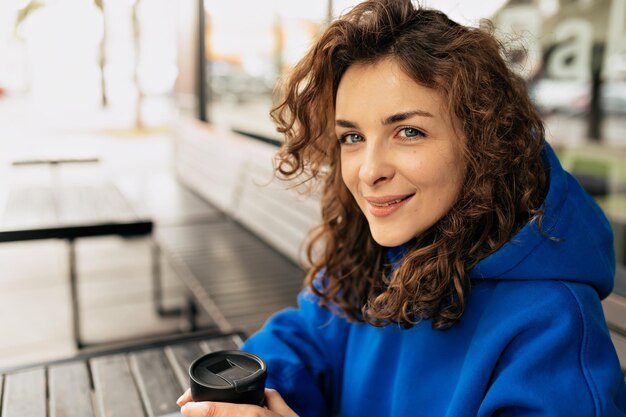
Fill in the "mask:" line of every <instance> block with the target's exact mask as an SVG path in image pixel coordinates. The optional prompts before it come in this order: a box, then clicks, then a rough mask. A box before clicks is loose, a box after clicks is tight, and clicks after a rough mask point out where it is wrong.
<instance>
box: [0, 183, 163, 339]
mask: <svg viewBox="0 0 626 417" xmlns="http://www.w3.org/2000/svg"><path fill="white" fill-rule="evenodd" d="M0 214H1V215H0V242H17V241H27V240H37V239H63V240H65V241H66V242H67V244H68V278H69V284H70V295H71V315H72V331H73V337H74V343H75V344H76V347H77V348H82V347H84V346H85V345H86V344H85V343H84V341H83V340H82V338H81V332H80V314H79V313H80V308H79V307H80V306H79V299H78V298H79V297H78V287H77V285H78V272H77V268H76V264H77V261H76V249H75V240H76V239H78V238H84V237H94V236H104V235H117V236H121V237H133V236H148V237H149V236H151V235H152V231H153V221H152V219H151V218H148V217H144V216H140V215H138V214H137V213H136V212H135V210H134V209H133V207H132V205H131V204H130V203H129V202H128V200H127V199H126V197H125V196H124V195H123V194H122V193H121V192H120V191H119V190H118V188H117V187H116V186H115V185H114V184H101V185H93V186H92V185H89V186H87V185H63V184H58V185H55V186H47V187H22V188H16V189H13V190H11V191H10V192H9V195H8V199H7V201H6V204H5V205H4V207H3V209H2V210H1V211H0ZM154 264H156V258H153V265H154Z"/></svg>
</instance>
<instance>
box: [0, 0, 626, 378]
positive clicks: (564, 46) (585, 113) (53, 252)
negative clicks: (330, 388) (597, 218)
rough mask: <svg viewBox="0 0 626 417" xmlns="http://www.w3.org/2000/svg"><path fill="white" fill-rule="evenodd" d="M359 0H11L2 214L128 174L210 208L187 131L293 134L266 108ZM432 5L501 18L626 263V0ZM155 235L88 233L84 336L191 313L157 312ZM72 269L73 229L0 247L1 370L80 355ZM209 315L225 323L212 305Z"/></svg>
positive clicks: (128, 189)
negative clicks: (29, 196)
mask: <svg viewBox="0 0 626 417" xmlns="http://www.w3.org/2000/svg"><path fill="white" fill-rule="evenodd" d="M356 3H358V2H357V1H350V0H309V1H306V2H293V1H287V0H240V1H237V2H233V1H213V0H204V1H202V0H177V1H168V0H3V1H2V2H0V207H2V210H3V211H2V213H5V214H6V211H7V210H8V208H7V207H9V206H10V202H11V193H12V192H14V191H15V190H19V189H23V188H25V187H31V188H32V187H40V186H42V185H53V186H54V185H56V184H58V183H59V182H63V183H64V184H67V183H70V184H74V185H76V184H78V185H83V184H84V185H93V184H98V183H105V182H106V183H108V182H114V183H115V184H116V186H117V187H119V188H120V189H121V190H122V191H123V192H124V194H125V195H126V196H127V198H128V200H129V201H130V203H131V204H132V206H133V208H134V210H135V211H136V212H138V213H140V214H142V215H145V216H149V217H150V218H152V219H154V221H155V224H156V227H157V228H167V227H169V226H173V225H174V226H175V225H179V224H188V223H192V222H193V221H195V220H197V219H198V218H202V216H205V215H206V213H207V210H210V209H211V207H212V206H213V205H215V202H212V201H210V200H211V198H210V192H205V191H204V190H203V188H202V186H201V185H199V184H203V183H206V181H208V180H207V179H206V178H208V177H210V176H211V173H210V172H208V171H210V169H211V167H210V166H209V167H206V166H204V167H203V168H202V169H198V170H195V171H193V170H191V168H190V167H189V166H188V164H186V163H185V162H184V161H182V160H181V159H180V158H177V155H180V154H181V153H184V152H185V151H186V149H187V148H186V147H187V146H189V144H188V143H187V139H188V136H190V135H192V136H193V135H195V136H197V137H199V138H201V137H202V136H203V135H204V134H206V135H209V133H207V132H229V134H234V135H237V136H238V137H240V138H245V140H249V141H257V142H262V143H264V144H269V146H273V147H275V146H277V145H279V144H280V142H281V137H280V135H278V134H277V133H276V131H275V129H274V127H273V126H272V124H271V121H270V119H269V115H268V113H269V109H270V108H271V106H272V104H273V103H274V101H275V100H276V97H275V95H274V93H273V92H274V87H275V85H276V84H277V83H278V82H279V80H280V78H281V77H282V76H283V75H284V74H285V72H286V71H287V70H288V69H289V68H290V66H291V65H292V64H294V63H295V62H296V61H297V60H298V59H299V58H300V57H301V56H302V55H303V54H304V53H305V51H306V50H307V48H308V47H309V45H310V44H311V42H312V41H313V40H314V39H315V38H316V36H317V35H318V34H319V33H320V31H322V30H323V29H324V27H325V25H327V24H328V22H329V21H330V20H331V19H333V18H334V17H336V16H337V15H339V14H341V13H342V12H344V11H345V10H347V9H349V8H350V7H352V6H354V4H356ZM421 3H422V4H425V5H428V6H431V7H434V8H438V9H441V10H443V11H444V12H446V13H448V14H449V16H450V17H451V18H452V19H454V20H456V21H458V22H460V23H463V24H468V25H473V26H478V25H480V24H481V19H485V18H486V19H491V20H492V21H493V22H494V23H495V27H496V29H497V36H498V37H499V38H500V39H501V40H502V42H503V43H505V45H507V47H508V52H507V56H506V58H507V60H508V61H509V63H510V65H511V66H512V67H513V68H514V69H515V70H516V71H517V72H518V73H519V74H521V75H522V76H523V77H524V79H525V80H527V82H528V86H529V90H530V92H531V95H532V98H533V100H534V102H535V104H536V106H537V107H538V109H539V110H540V112H541V114H542V115H543V117H544V119H545V123H546V127H547V134H548V138H547V139H548V141H550V142H551V143H552V145H553V146H554V147H555V149H556V150H557V152H558V153H559V155H560V156H561V158H562V161H563V164H564V165H565V166H566V168H567V169H569V170H570V171H571V172H573V173H574V174H575V175H576V177H577V178H578V179H579V181H580V182H581V183H582V184H583V186H584V187H585V188H586V189H587V190H588V191H589V193H590V194H592V195H593V196H594V198H596V199H597V200H598V202H599V203H600V205H601V206H602V208H603V209H604V210H605V212H606V214H607V216H608V217H609V218H610V220H611V222H612V225H613V227H614V232H615V238H616V239H615V245H616V254H617V263H618V269H619V268H623V265H624V263H625V262H626V243H625V242H626V226H625V224H626V0H508V1H507V0H493V1H485V0H464V1H461V0H457V1H453V0H440V1H437V0H429V1H422V2H421ZM190 129H191V130H190ZM190 132H191V133H190ZM210 135H214V133H210ZM229 137H230V136H229V135H227V134H225V136H224V138H225V139H224V140H227V139H228V138H229ZM200 141H201V139H200ZM209 143H210V145H209ZM207 144H208V145H206V146H207V147H208V148H207V150H206V151H207V152H209V153H218V154H219V152H220V146H219V145H216V144H215V143H214V142H207ZM194 146H197V144H196V145H194ZM59 160H61V161H66V162H67V161H69V162H70V163H58V161H59ZM50 161H57V163H51V162H50ZM71 162H78V163H71ZM226 162H228V161H226ZM199 164H200V165H202V161H200V162H199ZM207 164H208V162H207ZM204 165H206V164H204ZM217 169H218V168H214V170H217ZM207 170H208V171H207ZM207 172H208V173H207ZM214 174H215V175H218V176H219V173H214ZM217 205H218V206H219V204H217ZM23 210H28V207H24V208H23ZM3 221H4V220H3ZM146 243H147V242H146V241H145V239H143V238H137V239H120V238H118V237H112V236H108V237H107V236H103V237H97V238H89V239H81V240H80V241H77V242H76V251H77V259H78V262H77V268H78V272H79V274H80V278H81V279H80V281H79V283H78V291H79V295H80V299H81V305H80V310H81V317H82V319H81V320H82V321H81V325H82V328H81V331H82V334H83V336H84V338H85V339H86V340H89V341H96V342H97V341H102V340H118V339H129V338H134V337H141V336H143V335H147V334H169V333H172V332H177V331H180V330H181V328H183V327H184V326H185V324H184V323H182V321H181V319H180V318H177V317H159V316H158V315H156V314H155V312H154V309H153V306H152V298H151V297H152V293H151V291H152V289H151V284H150V279H149V274H150V268H151V264H150V249H149V245H148V244H146ZM67 268H68V264H67V254H66V243H65V242H63V241H58V240H36V241H27V242H5V243H0V270H1V271H2V273H1V274H0V367H1V366H9V365H17V364H21V363H28V362H31V361H36V360H44V359H50V358H55V357H62V356H64V355H70V354H73V353H75V351H76V348H75V346H74V345H73V344H72V329H71V324H70V322H71V320H70V315H71V310H70V304H71V302H70V293H69V290H68V283H67ZM162 272H163V277H164V281H163V286H164V287H163V289H164V297H165V298H164V302H165V303H166V304H169V305H178V304H180V303H183V302H184V298H185V292H186V291H187V290H186V289H185V287H184V285H183V284H182V283H181V282H180V280H179V279H178V277H177V274H176V272H175V271H174V270H173V269H172V268H171V267H170V266H169V265H168V264H167V262H163V265H162ZM625 281H626V278H623V277H622V276H618V279H617V281H616V289H615V292H614V294H612V296H611V297H610V300H609V302H608V304H606V309H607V311H606V313H607V317H608V318H609V322H610V325H611V330H612V336H613V337H614V338H615V340H616V345H617V346H618V350H620V349H621V351H622V352H626V331H625V330H624V329H626V324H625V323H626V282H625ZM199 320H200V323H204V324H206V325H210V324H211V318H209V317H203V316H202V314H200V319H199ZM247 330H250V331H253V330H254V328H250V329H247ZM622 361H623V363H626V360H624V359H622Z"/></svg>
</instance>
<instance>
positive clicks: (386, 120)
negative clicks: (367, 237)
mask: <svg viewBox="0 0 626 417" xmlns="http://www.w3.org/2000/svg"><path fill="white" fill-rule="evenodd" d="M453 123H454V121H453V120H452V118H451V116H450V115H449V114H447V113H443V112H442V98H441V96H440V95H439V94H438V93H437V92H436V91H435V90H432V89H429V88H426V87H422V86H421V85H419V84H417V83H416V82H415V81H413V80H412V79H411V78H410V77H409V76H408V75H407V74H406V73H405V72H404V71H403V70H402V69H400V67H399V66H398V65H397V64H396V63H395V62H394V61H393V60H391V59H385V60H381V61H378V62H376V63H374V64H372V63H355V64H353V65H352V66H350V67H349V68H348V70H347V71H346V72H345V74H344V75H343V77H342V79H341V81H340V83H339V87H338V90H337V97H336V109H335V131H336V133H337V138H339V141H340V143H341V174H342V177H343V181H344V183H345V184H346V186H347V187H348V189H349V190H350V192H351V193H352V195H353V196H354V199H355V200H356V202H357V204H358V205H359V207H360V208H361V210H362V211H363V213H364V214H365V217H366V218H367V221H368V222H369V226H370V231H371V233H372V236H373V238H374V240H375V241H376V242H378V243H379V244H380V245H382V246H398V245H400V244H402V243H405V242H407V241H409V240H410V239H412V238H413V237H415V236H418V235H419V234H421V233H423V232H424V231H425V230H427V229H428V228H429V227H431V226H432V225H433V224H435V223H436V222H437V221H438V220H439V219H441V218H442V217H443V216H444V215H445V214H446V213H447V212H448V211H449V210H450V208H451V207H452V205H453V204H454V203H455V202H456V200H457V197H458V195H459V193H460V190H461V184H462V182H463V177H464V175H465V161H464V159H463V156H462V143H461V141H462V139H461V138H460V137H459V136H457V134H456V131H455V129H454V127H453Z"/></svg>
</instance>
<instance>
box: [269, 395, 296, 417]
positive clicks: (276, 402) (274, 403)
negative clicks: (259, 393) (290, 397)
mask: <svg viewBox="0 0 626 417" xmlns="http://www.w3.org/2000/svg"><path fill="white" fill-rule="evenodd" d="M265 404H266V405H267V408H268V409H269V410H270V411H273V412H275V413H277V414H280V415H281V416H282V417H298V415H297V414H296V413H295V412H294V411H293V410H292V409H291V408H289V406H288V405H287V403H286V402H285V400H283V397H281V396H280V394H279V393H278V391H276V390H274V389H270V388H266V389H265Z"/></svg>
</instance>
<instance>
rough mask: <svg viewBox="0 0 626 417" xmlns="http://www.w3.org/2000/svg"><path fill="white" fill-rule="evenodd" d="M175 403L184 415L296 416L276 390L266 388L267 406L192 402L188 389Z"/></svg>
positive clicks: (218, 416)
mask: <svg viewBox="0 0 626 417" xmlns="http://www.w3.org/2000/svg"><path fill="white" fill-rule="evenodd" d="M176 404H178V405H179V406H180V407H181V409H180V412H181V413H182V414H183V415H184V416H185V417H240V416H241V417H245V416H249V417H298V415H297V414H296V413H294V412H293V410H292V409H291V408H289V406H288V405H287V403H285V401H284V400H283V398H282V397H281V396H280V394H279V393H278V391H276V390H273V389H268V388H266V389H265V406H266V407H267V408H263V407H257V406H256V405H247V404H229V403H217V402H209V401H202V402H193V401H192V400H191V390H189V389H188V390H187V391H185V393H184V394H183V395H182V396H181V397H180V398H179V399H178V401H176Z"/></svg>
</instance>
